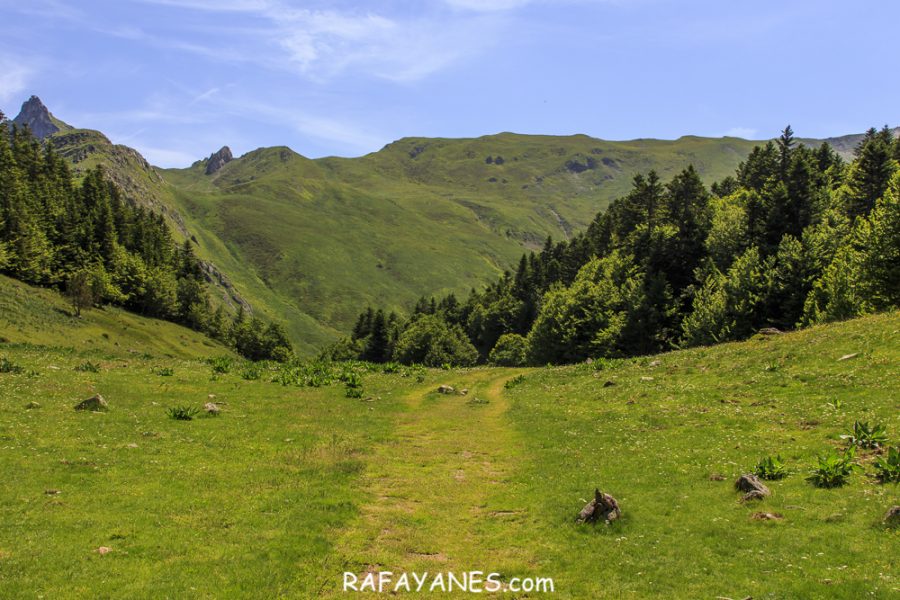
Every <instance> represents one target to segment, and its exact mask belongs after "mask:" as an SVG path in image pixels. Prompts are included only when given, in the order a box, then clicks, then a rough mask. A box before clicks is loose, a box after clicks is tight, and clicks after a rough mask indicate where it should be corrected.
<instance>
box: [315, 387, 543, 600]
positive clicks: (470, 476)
mask: <svg viewBox="0 0 900 600" xmlns="http://www.w3.org/2000/svg"><path fill="white" fill-rule="evenodd" d="M515 374H516V371H514V370H491V371H487V370H483V371H479V370H476V371H472V372H469V373H457V374H454V375H452V378H453V380H448V381H447V382H446V383H448V384H450V385H453V386H454V387H455V388H456V389H457V390H461V389H464V388H467V389H468V390H469V393H468V394H467V395H466V396H461V395H455V394H454V395H441V394H437V393H435V391H434V390H435V387H436V386H435V385H430V386H429V387H428V388H425V389H419V390H417V391H415V392H414V393H412V394H410V395H409V396H408V397H407V399H406V400H407V403H408V410H407V411H405V412H404V413H403V414H402V416H401V417H400V422H399V423H398V425H397V428H396V430H395V435H394V436H392V438H391V441H390V442H389V443H386V444H384V445H382V446H380V447H379V448H377V449H375V452H374V455H373V456H372V457H371V460H370V466H369V469H368V471H367V474H366V478H365V482H364V486H365V489H366V491H367V493H368V494H369V496H370V498H369V501H368V503H366V504H364V505H363V509H362V514H361V517H360V518H359V519H358V521H357V522H355V523H353V524H352V525H351V526H349V527H348V528H347V529H346V530H345V531H346V532H345V534H344V537H343V538H342V539H340V540H339V541H338V543H337V556H338V557H339V560H340V562H341V564H334V565H333V567H334V568H329V569H327V570H326V573H324V574H323V576H324V577H325V578H326V579H325V580H324V581H323V583H322V589H323V592H324V593H325V595H329V594H334V595H340V585H341V582H342V577H341V574H342V573H343V571H345V570H346V571H350V572H355V573H358V574H360V575H361V576H362V575H364V574H365V573H366V572H367V571H392V572H394V573H401V572H410V573H412V572H419V573H421V572H425V571H428V572H432V573H434V572H436V571H443V572H448V571H452V572H463V571H468V570H484V571H496V572H499V573H502V574H503V575H504V576H510V575H513V574H521V573H523V572H525V571H528V570H530V569H529V565H530V564H531V563H532V554H531V553H532V548H530V547H529V546H528V545H527V544H524V543H522V541H523V540H525V539H527V535H525V534H524V532H523V531H522V530H523V529H524V525H525V524H526V519H527V515H526V513H525V512H524V511H523V510H522V505H521V504H520V503H517V502H516V498H517V497H518V492H519V491H518V489H517V485H518V484H516V483H515V482H514V481H513V480H512V474H513V472H514V470H515V469H516V466H517V461H519V460H521V456H523V455H524V452H523V450H522V444H521V440H520V439H519V438H518V434H517V433H516V432H515V431H514V430H513V429H512V428H511V427H510V425H509V423H508V421H507V416H506V411H507V408H508V404H507V401H506V400H505V398H504V395H503V393H502V392H503V384H504V383H505V382H506V381H507V380H508V379H510V378H511V377H513V376H514V375H515Z"/></svg>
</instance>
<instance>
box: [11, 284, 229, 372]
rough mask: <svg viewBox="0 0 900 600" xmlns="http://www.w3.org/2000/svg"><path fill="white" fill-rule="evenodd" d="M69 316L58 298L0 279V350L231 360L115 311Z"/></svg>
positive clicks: (192, 335)
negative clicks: (32, 347) (38, 348)
mask: <svg viewBox="0 0 900 600" xmlns="http://www.w3.org/2000/svg"><path fill="white" fill-rule="evenodd" d="M71 311H72V309H71V307H70V306H69V303H68V302H67V301H66V300H65V299H64V298H63V297H61V296H60V294H58V293H57V292H54V291H53V290H49V289H44V288H38V287H33V286H30V285H27V284H25V283H22V282H21V281H18V280H15V279H10V278H9V277H6V276H4V275H0V347H2V346H3V344H22V343H27V344H38V345H42V346H59V347H66V348H74V349H75V350H76V351H77V352H90V351H94V352H99V353H102V354H103V355H112V356H133V355H153V356H157V357H159V356H165V357H172V358H202V357H206V356H210V355H226V354H227V355H232V354H233V353H232V351H231V350H229V349H228V348H226V347H225V346H223V345H221V344H219V343H218V342H216V341H213V340H211V339H209V338H208V337H206V336H205V335H203V334H201V333H197V332H196V331H192V330H190V329H188V328H186V327H182V326H180V325H176V324H174V323H170V322H168V321H160V320H158V319H148V318H145V317H141V316H139V315H136V314H134V313H130V312H128V311H126V310H123V309H120V308H114V307H105V308H103V309H92V310H86V311H84V312H83V313H82V316H81V318H75V317H73V316H71Z"/></svg>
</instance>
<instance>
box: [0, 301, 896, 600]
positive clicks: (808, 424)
mask: <svg viewBox="0 0 900 600" xmlns="http://www.w3.org/2000/svg"><path fill="white" fill-rule="evenodd" d="M0 353H2V354H3V355H5V356H7V357H8V358H9V359H10V360H12V361H13V362H14V363H16V364H19V365H21V366H22V367H23V368H24V369H25V372H22V373H18V374H15V373H3V374H0V439H2V444H0V473H2V474H4V475H6V476H5V477H3V478H2V483H0V569H2V572H3V577H2V578H0V596H3V597H18V596H22V595H45V596H48V597H50V596H54V597H56V596H61V595H65V596H71V597H97V596H98V595H99V596H104V595H109V596H120V595H121V596H134V595H144V594H148V593H151V590H152V594H154V595H159V596H182V595H184V594H191V595H194V596H199V597H222V596H227V597H259V598H269V597H275V596H284V597H296V598H308V597H313V596H316V595H319V594H324V595H326V596H335V597H336V596H341V595H342V593H341V591H340V582H341V580H342V573H343V572H344V571H345V570H349V571H352V572H355V573H360V574H364V573H365V572H366V571H372V570H391V571H393V572H395V573H399V572H402V571H404V570H408V571H413V570H415V571H418V572H422V571H430V572H435V571H437V570H441V571H448V570H453V571H457V572H460V571H463V570H469V569H481V570H488V571H499V572H500V573H502V575H503V578H504V580H506V581H509V580H510V579H511V578H512V577H527V576H544V577H552V578H554V580H555V584H556V590H557V595H558V596H559V597H562V598H586V597H594V598H621V597H635V598H643V597H660V596H667V597H676V598H695V597H716V596H723V597H745V596H748V595H752V596H753V597H774V598H782V597H804V598H808V597H816V598H856V597H861V596H867V597H875V598H890V597H894V596H896V594H897V592H898V589H900V570H898V567H900V565H898V558H897V557H898V553H897V549H898V548H900V530H891V529H886V528H885V527H883V526H882V525H880V522H879V521H880V518H881V516H882V515H883V514H884V512H885V511H886V510H887V508H888V507H890V506H891V505H893V504H898V503H900V497H898V488H897V485H896V484H888V485H882V484H879V483H877V482H876V481H875V480H874V479H873V478H872V477H871V476H870V474H871V471H872V469H871V467H870V466H867V467H866V470H865V472H862V473H856V474H854V475H852V476H851V478H850V482H849V484H848V485H847V486H845V487H843V488H838V489H832V490H824V489H819V488H815V487H813V486H812V485H811V484H810V483H809V482H807V481H806V480H805V475H806V474H807V473H808V469H809V467H810V466H811V465H812V463H813V461H814V458H815V456H816V455H817V454H819V453H821V452H822V451H824V450H825V449H827V448H829V447H840V446H842V445H843V444H844V442H843V441H842V440H841V439H840V437H839V436H840V434H842V433H845V432H846V430H847V429H848V428H849V427H850V426H852V423H853V421H854V420H856V419H861V420H869V421H878V422H883V423H885V425H886V426H887V432H888V435H889V437H890V439H891V441H892V443H893V444H896V443H897V442H898V441H900V411H898V410H897V408H898V406H897V398H896V395H895V393H894V388H895V386H894V385H893V382H895V381H896V380H897V378H898V375H900V372H898V367H897V365H898V364H900V360H898V359H900V314H897V313H894V314H889V315H877V316H873V317H866V318H863V319H859V320H855V321H851V322H847V323H839V324H834V325H829V326H824V327H815V328H811V329H808V330H804V331H801V332H797V333H792V334H788V335H783V336H777V337H771V338H762V339H757V340H751V341H748V342H744V343H736V344H727V345H722V346H717V347H712V348H700V349H693V350H689V351H679V352H673V353H670V354H665V355H661V356H659V357H656V358H655V359H651V358H646V359H636V360H628V361H612V362H595V363H593V364H591V365H578V366H573V367H563V368H547V369H530V370H519V371H512V370H494V369H474V370H462V371H432V372H429V373H427V374H426V379H425V380H424V381H422V382H416V381H414V380H412V379H409V378H404V377H400V376H398V375H385V374H367V375H365V376H364V385H365V394H364V397H363V399H360V400H352V399H348V398H346V397H344V393H343V388H342V386H329V387H323V388H317V389H311V388H297V387H293V386H288V387H284V386H282V385H279V384H277V383H271V382H269V381H268V380H269V379H271V376H272V375H273V373H269V374H264V375H263V376H262V377H261V378H260V379H259V380H254V381H248V380H245V379H243V378H242V376H241V372H242V369H241V368H238V367H235V368H233V369H232V370H231V372H229V373H219V374H215V373H213V372H212V370H211V369H210V367H209V366H207V365H206V364H203V363H200V362H196V361H188V360H176V359H165V360H163V359H152V360H151V359H144V358H133V359H129V360H127V361H122V360H105V361H101V363H100V370H99V372H97V373H82V372H77V371H75V369H74V367H76V366H77V365H78V360H77V359H76V358H74V357H72V356H71V355H66V354H60V353H58V352H56V351H50V350H45V349H39V348H21V347H5V348H0ZM846 354H856V356H855V357H854V358H851V359H847V360H838V359H839V358H840V357H842V356H844V355H846ZM655 360H658V361H659V362H658V363H656V362H654V361H655ZM51 367H56V369H51ZM158 367H167V368H169V369H171V370H172V374H171V375H170V376H167V377H162V376H159V375H156V374H154V373H160V372H164V371H160V370H159V369H158ZM520 374H521V375H524V380H522V381H519V380H516V381H517V382H518V383H517V384H515V385H513V386H512V387H511V388H510V389H504V383H505V382H507V381H510V380H512V379H514V378H515V377H517V376H518V375H520ZM607 382H611V384H607ZM440 383H449V384H451V385H454V386H456V387H457V389H461V388H463V387H465V388H469V393H468V395H466V396H459V395H440V394H436V393H434V390H435V389H436V388H437V385H438V384H440ZM95 391H96V392H100V393H102V394H103V395H104V396H105V397H106V398H107V399H108V400H109V401H110V404H111V410H110V412H109V413H105V414H84V413H76V412H75V411H73V410H72V408H71V407H72V405H73V404H74V403H75V401H77V400H79V399H81V398H82V397H86V396H87V395H89V394H91V393H94V392H95ZM208 394H215V395H216V397H217V398H216V400H217V401H219V402H224V405H223V407H224V411H223V414H222V415H221V416H219V417H215V418H198V419H195V420H194V421H191V422H178V421H174V420H171V419H168V418H167V417H166V415H165V409H166V408H167V407H169V406H174V405H192V406H200V405H202V403H203V402H205V401H206V399H207V395H208ZM30 400H36V401H38V402H40V403H41V407H40V408H38V409H33V410H25V408H24V405H25V404H27V403H28V402H29V401H30ZM766 454H781V455H782V456H783V457H784V458H785V459H786V461H787V462H788V466H789V468H790V470H791V473H790V474H789V476H788V477H787V478H786V479H784V480H782V481H777V482H771V485H770V487H771V488H772V491H773V495H772V497H770V498H768V499H766V500H763V501H760V502H758V503H756V504H741V503H740V502H739V494H737V493H736V492H735V491H734V490H733V488H732V484H733V481H734V478H736V477H737V476H738V475H739V474H740V473H743V472H747V471H749V470H751V469H752V468H753V465H754V464H755V462H756V461H757V460H758V459H759V458H760V457H762V456H763V455H766ZM871 458H872V455H871V453H863V454H861V455H860V462H861V463H862V464H863V465H868V464H869V463H870V461H871ZM11 474H15V477H12V476H11ZM711 475H721V476H722V477H723V479H722V480H718V479H716V478H713V479H711ZM595 486H600V487H601V488H602V489H603V490H604V491H608V492H610V493H612V494H613V495H614V496H615V497H616V498H617V499H618V500H619V502H620V504H621V506H622V509H623V511H624V517H623V519H622V520H621V521H620V522H616V523H614V524H613V525H611V526H603V525H599V526H596V527H595V526H583V525H577V524H575V523H574V516H575V515H576V514H577V512H578V510H579V509H580V508H581V506H582V504H583V502H584V500H585V499H586V498H588V497H589V495H590V493H591V492H592V490H593V488H594V487H595ZM48 490H59V492H60V493H59V494H54V495H48V494H46V493H45V492H47V491H48ZM756 512H771V513H778V514H779V515H781V516H782V517H783V518H782V519H780V520H775V521H764V520H757V519H754V518H753V514H754V513H756ZM100 546H105V547H109V548H111V549H112V550H111V552H110V553H108V554H106V555H105V556H101V555H99V554H98V552H97V548H99V547H100ZM411 597H414V595H413V596H411ZM450 597H454V596H453V595H451V596H450Z"/></svg>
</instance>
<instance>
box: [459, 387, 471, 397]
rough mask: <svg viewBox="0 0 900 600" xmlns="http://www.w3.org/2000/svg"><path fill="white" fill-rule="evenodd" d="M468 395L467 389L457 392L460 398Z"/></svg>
mask: <svg viewBox="0 0 900 600" xmlns="http://www.w3.org/2000/svg"><path fill="white" fill-rule="evenodd" d="M468 393H469V388H463V389H461V390H459V395H460V396H465V395H467V394H468Z"/></svg>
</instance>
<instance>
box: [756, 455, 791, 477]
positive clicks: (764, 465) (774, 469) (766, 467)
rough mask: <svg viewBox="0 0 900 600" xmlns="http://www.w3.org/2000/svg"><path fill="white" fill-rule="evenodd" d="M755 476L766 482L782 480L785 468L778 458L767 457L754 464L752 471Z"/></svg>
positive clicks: (785, 473)
mask: <svg viewBox="0 0 900 600" xmlns="http://www.w3.org/2000/svg"><path fill="white" fill-rule="evenodd" d="M754 471H755V472H756V475H757V476H759V477H761V478H763V479H768V480H772V481H774V480H776V479H783V478H784V477H785V476H786V475H787V468H786V467H785V464H784V460H783V459H782V458H781V457H780V456H767V457H765V458H763V459H762V460H760V461H759V462H758V463H756V468H755V469H754Z"/></svg>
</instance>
